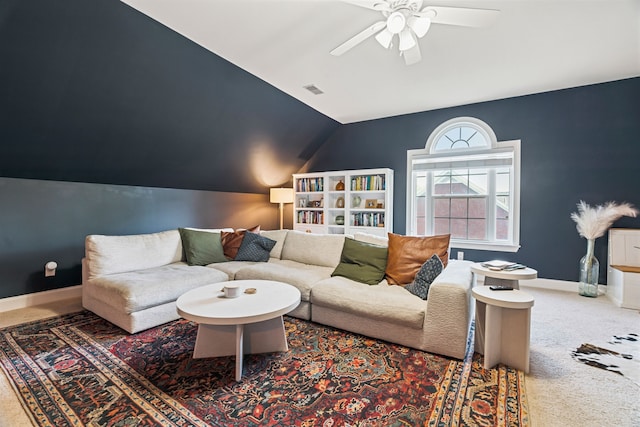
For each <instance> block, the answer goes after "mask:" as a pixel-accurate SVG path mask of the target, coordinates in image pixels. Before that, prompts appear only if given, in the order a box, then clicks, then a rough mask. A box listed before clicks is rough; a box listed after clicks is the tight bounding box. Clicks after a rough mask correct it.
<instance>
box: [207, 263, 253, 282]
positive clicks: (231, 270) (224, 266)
mask: <svg viewBox="0 0 640 427" xmlns="http://www.w3.org/2000/svg"><path fill="white" fill-rule="evenodd" d="M256 264H260V263H258V262H253V261H227V262H216V263H213V264H209V265H207V267H209V268H215V269H216V270H220V271H222V272H223V273H226V274H227V276H229V280H234V279H235V278H236V273H237V272H238V271H240V270H242V269H243V268H247V267H250V266H252V265H256Z"/></svg>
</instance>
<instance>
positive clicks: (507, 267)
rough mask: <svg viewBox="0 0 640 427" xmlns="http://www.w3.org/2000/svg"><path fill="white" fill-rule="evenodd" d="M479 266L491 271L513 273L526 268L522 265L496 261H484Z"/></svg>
mask: <svg viewBox="0 0 640 427" xmlns="http://www.w3.org/2000/svg"><path fill="white" fill-rule="evenodd" d="M480 265H482V266H483V267H484V268H488V269H489V270H492V271H513V270H520V269H522V268H526V266H524V265H522V264H518V263H516V262H510V261H501V260H497V259H495V260H491V261H485V262H483V263H481V264H480Z"/></svg>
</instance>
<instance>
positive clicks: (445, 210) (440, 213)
mask: <svg viewBox="0 0 640 427" xmlns="http://www.w3.org/2000/svg"><path fill="white" fill-rule="evenodd" d="M433 212H434V215H435V217H436V218H438V217H447V218H448V217H449V216H450V212H451V209H450V208H449V199H435V200H434V204H433Z"/></svg>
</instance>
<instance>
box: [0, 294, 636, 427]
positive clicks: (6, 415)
mask: <svg viewBox="0 0 640 427" xmlns="http://www.w3.org/2000/svg"><path fill="white" fill-rule="evenodd" d="M523 290H525V291H526V292H529V293H531V294H532V295H533V296H534V297H535V299H536V302H535V305H534V307H533V309H532V316H531V317H532V326H531V364H530V373H529V374H528V375H527V377H526V387H527V392H528V399H529V410H530V413H531V420H532V424H533V426H535V427H554V426H563V427H565V426H566V427H572V426H575V427H591V426H593V427H600V426H616V427H625V426H629V427H640V387H638V386H637V385H636V384H634V383H633V381H631V380H629V379H627V378H624V377H621V376H619V375H616V374H614V373H611V372H607V371H604V370H602V369H598V368H594V367H591V366H588V365H585V364H582V363H578V362H576V361H575V360H573V358H572V357H571V352H572V351H573V350H575V349H576V348H577V347H578V346H580V345H581V344H583V343H589V342H593V343H601V342H606V340H608V339H610V338H611V337H612V336H613V335H619V334H627V333H631V332H633V333H640V313H639V312H638V311H637V310H626V309H620V308H618V307H615V306H614V305H613V304H612V303H611V301H610V300H609V299H608V298H606V297H603V296H601V297H599V298H585V297H580V296H578V295H577V294H575V293H569V292H556V291H550V290H545V289H537V288H524V287H523ZM79 309H81V307H80V301H79V300H70V301H65V302H63V303H60V304H54V305H49V306H43V307H36V308H30V309H22V310H14V311H11V312H5V313H1V315H0V327H4V326H9V325H12V324H18V323H23V322H27V321H31V320H36V319H38V318H45V317H51V316H56V315H58V314H62V313H65V312H73V311H77V310H79ZM29 424H30V420H29V418H28V417H27V416H26V415H25V413H24V412H23V411H22V408H21V405H20V403H19V402H18V400H17V399H16V397H15V395H14V392H13V390H12V388H11V386H10V385H9V384H8V382H7V380H6V378H5V376H4V373H2V374H0V427H5V426H6V427H9V426H11V427H13V426H26V425H29Z"/></svg>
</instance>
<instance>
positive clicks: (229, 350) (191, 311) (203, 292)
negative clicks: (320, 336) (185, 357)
mask: <svg viewBox="0 0 640 427" xmlns="http://www.w3.org/2000/svg"><path fill="white" fill-rule="evenodd" d="M227 284H233V285H237V286H239V287H240V289H241V293H240V296H239V297H237V298H226V297H225V296H224V292H223V291H222V288H223V287H224V286H225V285H227ZM247 289H255V293H252V294H249V293H245V291H246V290H247ZM298 304H300V291H299V290H298V289H296V288H295V287H293V286H291V285H288V284H286V283H282V282H275V281H271V280H234V281H232V282H220V283H214V284H212V285H206V286H202V287H199V288H196V289H192V290H190V291H188V292H186V293H185V294H183V295H181V296H180V297H179V298H178V300H177V301H176V308H177V310H178V314H179V315H180V316H182V317H184V318H185V319H187V320H191V321H193V322H196V323H198V335H197V337H196V345H195V348H194V351H193V357H194V358H195V359H199V358H205V357H219V356H231V355H235V356H236V381H240V379H241V378H242V357H243V355H244V354H253V353H271V352H274V351H287V350H288V349H289V347H288V346H287V336H286V334H285V330H284V322H283V320H282V316H283V315H284V314H286V313H288V312H290V311H291V310H293V309H294V308H296V307H297V306H298Z"/></svg>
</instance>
